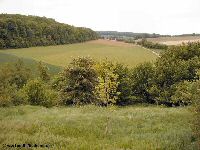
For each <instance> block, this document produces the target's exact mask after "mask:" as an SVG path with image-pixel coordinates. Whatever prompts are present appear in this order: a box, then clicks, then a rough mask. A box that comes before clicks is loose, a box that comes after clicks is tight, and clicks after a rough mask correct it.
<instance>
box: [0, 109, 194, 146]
mask: <svg viewBox="0 0 200 150" xmlns="http://www.w3.org/2000/svg"><path fill="white" fill-rule="evenodd" d="M191 121H192V113H191V112H190V111H189V110H188V108H165V107H156V106H148V107H146V106H133V107H123V108H120V107H114V106H113V107H107V108H104V107H97V106H90V105H89V106H82V107H61V108H56V107H55V108H50V109H48V108H44V107H36V106H17V107H11V108H0V149H6V147H5V146H4V145H3V144H23V143H30V144H49V145H50V146H51V147H52V149H54V150H66V149H70V150H76V149H83V150H95V149H96V150H102V149H108V150H117V149H133V150H155V149H159V150H164V149H166V150H194V149H197V144H195V143H192V138H193V136H192V129H191V127H190V123H191ZM38 149H39V148H38ZM41 149H44V148H41Z"/></svg>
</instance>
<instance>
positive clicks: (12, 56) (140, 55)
mask: <svg viewBox="0 0 200 150" xmlns="http://www.w3.org/2000/svg"><path fill="white" fill-rule="evenodd" d="M78 56H90V57H92V58H94V59H96V60H100V59H105V58H107V59H109V60H111V61H117V62H120V63H124V64H126V65H128V66H129V67H134V66H136V65H137V64H139V63H142V62H144V61H154V60H155V59H156V58H157V57H158V56H157V55H156V54H154V53H152V52H151V51H150V50H147V49H144V48H142V47H140V46H136V45H133V44H126V43H123V42H117V41H107V40H96V41H90V42H86V43H79V44H68V45H59V46H47V47H32V48H23V49H7V50H0V63H4V62H12V61H13V60H16V58H24V59H25V61H27V60H28V61H29V62H30V61H42V62H45V63H47V64H50V65H53V66H59V67H64V66H66V65H68V64H69V62H70V61H71V60H72V59H73V58H76V57H78Z"/></svg>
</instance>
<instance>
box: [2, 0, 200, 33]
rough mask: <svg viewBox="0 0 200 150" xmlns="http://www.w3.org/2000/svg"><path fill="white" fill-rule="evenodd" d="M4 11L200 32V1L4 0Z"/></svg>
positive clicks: (123, 27) (96, 24)
mask: <svg viewBox="0 0 200 150" xmlns="http://www.w3.org/2000/svg"><path fill="white" fill-rule="evenodd" d="M0 13H12V14H16V13H17V14H24V15H37V16H46V17H48V18H54V19H55V20H56V21H58V22H62V23H67V24H71V25H74V26H83V27H89V28H91V29H93V30H96V31H100V30H103V31H106V30H109V31H127V32H147V33H160V34H183V33H200V0H0Z"/></svg>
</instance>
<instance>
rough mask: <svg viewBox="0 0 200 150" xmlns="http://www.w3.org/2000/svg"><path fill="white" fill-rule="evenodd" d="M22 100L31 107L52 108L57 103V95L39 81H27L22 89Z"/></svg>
mask: <svg viewBox="0 0 200 150" xmlns="http://www.w3.org/2000/svg"><path fill="white" fill-rule="evenodd" d="M22 92H23V93H24V94H23V95H24V99H26V100H27V101H28V102H29V103H30V104H31V105H42V106H45V107H50V106H54V105H56V104H57V101H58V94H57V93H56V92H55V91H53V90H52V89H50V88H49V87H48V86H47V85H45V83H43V82H42V81H41V80H38V79H34V80H29V81H28V83H27V84H26V85H25V86H24V87H23V89H22Z"/></svg>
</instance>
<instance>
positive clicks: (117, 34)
mask: <svg viewBox="0 0 200 150" xmlns="http://www.w3.org/2000/svg"><path fill="white" fill-rule="evenodd" d="M97 33H98V34H99V35H100V36H101V37H103V38H124V37H125V38H134V39H141V38H157V37H168V36H170V35H160V34H155V33H153V34H150V33H133V32H117V31H97Z"/></svg>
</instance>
